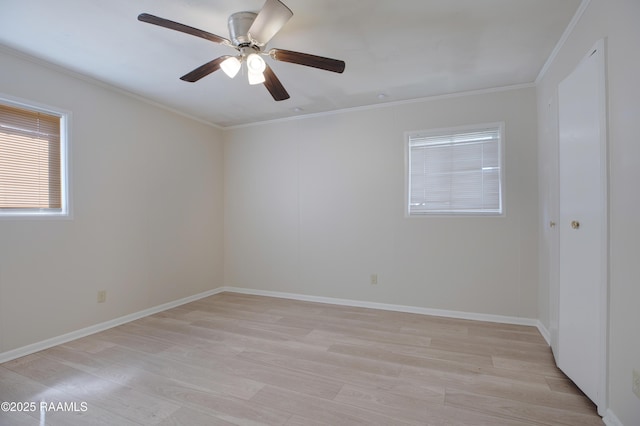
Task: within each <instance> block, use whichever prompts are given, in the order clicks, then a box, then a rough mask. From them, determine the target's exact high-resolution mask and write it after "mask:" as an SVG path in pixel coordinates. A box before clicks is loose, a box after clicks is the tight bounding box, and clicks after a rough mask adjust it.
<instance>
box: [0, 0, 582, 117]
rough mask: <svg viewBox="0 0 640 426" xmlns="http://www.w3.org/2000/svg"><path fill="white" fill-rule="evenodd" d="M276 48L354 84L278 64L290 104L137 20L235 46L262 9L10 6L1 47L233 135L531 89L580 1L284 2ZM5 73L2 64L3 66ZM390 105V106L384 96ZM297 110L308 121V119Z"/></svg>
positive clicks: (21, 0) (196, 45) (252, 3)
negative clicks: (244, 20) (236, 22)
mask: <svg viewBox="0 0 640 426" xmlns="http://www.w3.org/2000/svg"><path fill="white" fill-rule="evenodd" d="M284 2H285V3H286V4H287V6H289V8H290V9H291V10H292V11H293V13H294V15H293V18H291V20H290V21H289V22H288V23H287V24H286V25H285V26H284V28H283V29H282V30H281V31H280V32H279V33H278V34H277V35H276V36H275V37H274V38H273V39H272V40H271V42H270V43H269V45H268V46H267V47H277V48H282V49H288V50H295V51H301V52H306V53H312V54H316V55H320V56H328V57H332V58H336V59H342V60H344V61H345V62H346V64H347V66H346V70H345V72H344V74H335V73H332V72H327V71H322V70H317V69H314V68H309V67H304V66H300V65H294V64H289V63H284V62H276V61H273V60H271V59H267V61H268V62H269V64H270V66H271V67H272V69H273V70H274V72H275V73H276V75H277V76H278V77H279V79H280V81H281V82H282V83H283V85H284V86H285V88H286V89H287V91H288V92H289V94H290V95H291V98H290V99H288V100H286V101H281V102H275V101H273V99H272V97H271V95H270V94H269V92H268V91H267V90H266V88H264V87H263V86H262V85H258V86H249V84H248V83H247V81H246V79H245V78H243V76H241V75H238V76H237V77H236V78H235V79H233V80H231V79H229V78H228V77H227V76H226V75H225V74H224V73H222V72H220V71H218V72H215V73H213V74H211V75H209V76H207V77H205V78H203V79H202V80H200V81H198V82H196V83H186V82H183V81H181V80H180V79H179V77H180V76H182V75H184V74H186V73H187V72H189V71H191V70H193V69H194V68H196V67H198V66H200V65H202V64H204V63H205V62H208V61H210V60H212V59H214V58H216V57H218V56H221V55H224V54H234V52H235V51H234V50H233V49H231V48H229V47H226V46H223V45H219V44H215V43H212V42H210V41H207V40H203V39H201V38H197V37H194V36H191V35H187V34H183V33H180V32H176V31H172V30H168V29H166V28H161V27H158V26H155V25H149V24H146V23H142V22H139V21H138V20H137V16H138V14H140V13H142V12H147V13H150V14H153V15H157V16H160V17H163V18H166V19H170V20H173V21H177V22H180V23H183V24H186V25H190V26H192V27H196V28H199V29H203V30H205V31H208V32H211V33H214V34H217V35H220V36H223V37H226V38H228V37H229V35H228V30H227V18H228V16H229V15H230V14H232V13H234V12H238V11H244V10H247V11H256V12H257V11H259V10H260V9H261V7H262V5H263V3H264V1H263V0H108V1H90V0H0V44H3V45H5V46H7V47H9V48H11V49H15V50H18V51H21V52H24V53H26V54H29V55H31V56H35V57H37V58H41V59H44V60H46V61H48V62H52V63H54V64H57V65H60V66H62V67H65V68H67V69H70V70H72V71H75V72H78V73H81V74H84V75H87V76H89V77H92V78H95V79H97V80H101V81H103V82H106V83H108V84H110V85H113V86H116V87H118V88H121V89H123V90H125V91H128V92H131V93H134V94H136V95H139V96H142V97H144V98H147V99H149V100H152V101H155V102H157V103H160V104H163V105H166V106H168V107H170V108H172V109H175V110H178V111H181V112H183V113H185V114H188V115H190V116H193V117H197V118H199V119H201V120H205V121H207V122H210V123H213V124H216V125H219V126H223V127H227V126H234V125H240V124H246V123H253V122H259V121H266V120H272V119H278V118H285V117H290V116H295V115H301V114H312V113H319V112H326V111H332V110H339V109H344V108H352V107H359V106H366V105H372V104H378V103H381V102H393V101H403V100H409V99H416V98H423V97H428V96H434V95H443V94H450V93H457V92H464V91H471V90H480V89H487V88H493V87H503V86H510V85H518V84H525V83H532V82H534V81H535V79H536V77H537V75H538V73H539V72H540V70H541V69H542V67H543V65H544V63H545V61H546V60H547V58H548V57H549V55H550V53H551V52H552V50H553V48H554V47H555V45H556V43H557V42H558V40H559V39H560V37H561V35H562V33H563V31H564V30H565V28H566V27H567V25H568V24H569V22H570V20H571V18H572V17H573V15H574V13H575V11H576V10H577V8H578V6H579V4H580V0H393V1H392V0H384V1H383V0H313V1H310V0H284ZM0 67H1V64H0ZM381 94H383V95H384V97H383V98H382V99H380V95H381ZM298 109H301V111H300V110H298Z"/></svg>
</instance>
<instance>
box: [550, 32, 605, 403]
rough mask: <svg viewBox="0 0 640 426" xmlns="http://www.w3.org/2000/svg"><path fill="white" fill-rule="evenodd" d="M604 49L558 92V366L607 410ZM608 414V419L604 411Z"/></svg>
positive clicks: (593, 52) (585, 61)
mask: <svg viewBox="0 0 640 426" xmlns="http://www.w3.org/2000/svg"><path fill="white" fill-rule="evenodd" d="M605 107H606V96H605V77H604V43H603V42H600V43H598V45H596V47H595V48H594V49H592V50H591V51H590V52H589V54H588V55H587V56H586V57H585V58H584V59H583V60H582V61H581V62H580V64H579V65H578V66H577V68H576V69H575V70H574V71H573V73H571V74H570V75H569V76H568V77H567V78H566V79H565V80H563V81H562V82H561V83H560V85H559V86H558V114H559V122H558V125H559V139H558V140H559V147H560V149H559V180H560V217H559V220H558V231H559V246H560V247H559V258H560V259H559V274H560V277H559V278H560V279H559V282H560V294H559V315H558V349H559V350H558V360H557V361H558V367H560V369H562V371H564V372H565V374H566V375H567V376H569V378H571V380H573V381H574V383H575V384H576V385H577V386H578V387H579V388H580V389H581V390H582V391H583V392H584V393H585V394H586V395H587V396H588V397H589V398H590V399H591V400H592V401H593V402H594V403H596V405H598V409H599V412H600V411H601V410H604V408H605V407H604V403H605V398H604V393H605V391H606V388H605V379H606V376H605V374H606V316H607V251H608V250H607V247H608V244H607V241H608V238H607V215H606V212H607V167H606V113H605ZM601 414H603V413H601Z"/></svg>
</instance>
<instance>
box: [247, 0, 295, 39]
mask: <svg viewBox="0 0 640 426" xmlns="http://www.w3.org/2000/svg"><path fill="white" fill-rule="evenodd" d="M292 16H293V12H292V11H291V9H289V8H288V7H287V6H286V5H285V4H284V3H282V2H281V1H280V0H267V1H266V2H265V3H264V6H262V10H260V12H258V16H256V19H255V20H254V21H253V23H252V24H251V27H250V28H249V38H250V39H251V40H253V42H254V43H256V44H257V45H259V46H264V45H265V44H267V43H268V42H269V40H271V38H273V36H274V35H276V33H277V32H278V31H280V29H281V28H282V27H283V26H284V24H286V23H287V21H288V20H289V19H291V17H292Z"/></svg>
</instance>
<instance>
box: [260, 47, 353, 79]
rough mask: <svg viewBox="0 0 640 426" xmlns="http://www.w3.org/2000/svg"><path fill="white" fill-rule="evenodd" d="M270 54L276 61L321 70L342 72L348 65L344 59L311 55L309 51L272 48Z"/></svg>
mask: <svg viewBox="0 0 640 426" xmlns="http://www.w3.org/2000/svg"><path fill="white" fill-rule="evenodd" d="M269 55H270V56H271V57H272V58H273V59H275V60H276V61H283V62H290V63H292V64H298V65H306V66H308V67H313V68H319V69H321V70H326V71H332V72H337V73H342V72H343V71H344V68H345V66H346V64H345V62H344V61H340V60H338V59H331V58H325V57H323V56H316V55H310V54H308V53H300V52H293V51H291V50H283V49H271V50H270V51H269Z"/></svg>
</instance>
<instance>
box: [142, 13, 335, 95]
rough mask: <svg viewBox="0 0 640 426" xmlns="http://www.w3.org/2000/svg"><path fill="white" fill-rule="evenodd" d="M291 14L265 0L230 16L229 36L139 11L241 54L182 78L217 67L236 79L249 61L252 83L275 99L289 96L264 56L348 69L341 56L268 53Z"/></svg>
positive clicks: (146, 17) (201, 74)
mask: <svg viewBox="0 0 640 426" xmlns="http://www.w3.org/2000/svg"><path fill="white" fill-rule="evenodd" d="M292 16H293V12H292V11H291V10H290V9H289V8H288V7H287V6H286V5H285V4H284V3H282V2H281V1H280V0H266V2H265V4H264V6H262V9H261V10H260V12H258V13H253V12H237V13H234V14H232V15H231V16H230V17H229V20H228V27H229V37H230V39H226V38H224V37H220V36H218V35H215V34H211V33H209V32H206V31H203V30H199V29H197V28H193V27H190V26H187V25H184V24H180V23H178V22H174V21H170V20H168V19H164V18H160V17H158V16H154V15H150V14H148V13H142V14H140V15H139V16H138V20H139V21H141V22H146V23H149V24H153V25H158V26H160V27H164V28H168V29H171V30H175V31H180V32H183V33H185V34H190V35H193V36H196V37H200V38H204V39H206V40H209V41H212V42H214V43H218V44H222V45H225V46H229V47H232V48H234V49H236V50H237V51H238V53H239V54H238V55H236V56H229V55H225V56H221V57H219V58H216V59H214V60H212V61H210V62H207V63H206V64H204V65H201V66H200V67H198V68H196V69H194V70H193V71H191V72H189V73H187V74H185V75H183V76H182V77H180V79H181V80H183V81H188V82H190V83H194V82H196V81H198V80H200V79H201V78H203V77H206V76H207V75H209V74H211V73H213V72H215V71H217V70H218V69H222V71H223V72H224V73H225V74H226V75H228V76H229V77H231V78H233V77H235V76H236V75H237V74H238V72H239V71H240V69H241V68H242V63H243V62H244V63H246V64H247V77H248V80H249V84H252V85H253V84H264V86H265V87H266V88H267V90H268V91H269V93H270V94H271V96H272V97H273V99H274V100H276V101H283V100H285V99H289V97H290V96H289V94H288V93H287V91H286V89H285V88H284V86H283V85H282V83H281V82H280V80H279V79H278V77H276V75H275V73H274V72H273V70H272V69H271V67H269V65H267V63H266V62H265V60H264V59H263V58H262V56H268V57H270V58H271V59H273V60H275V61H281V62H289V63H293V64H298V65H305V66H308V67H313V68H317V69H322V70H326V71H332V72H336V73H342V72H344V69H345V63H344V61H341V60H338V59H332V58H325V57H323V56H316V55H311V54H308V53H300V52H294V51H291V50H283V49H275V48H274V49H270V50H268V51H266V52H265V51H264V47H265V46H266V44H267V43H268V42H269V41H270V40H271V38H273V36H275V35H276V34H277V33H278V31H280V29H282V27H283V26H284V25H285V24H286V23H287V22H288V21H289V19H291V17H292Z"/></svg>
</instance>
